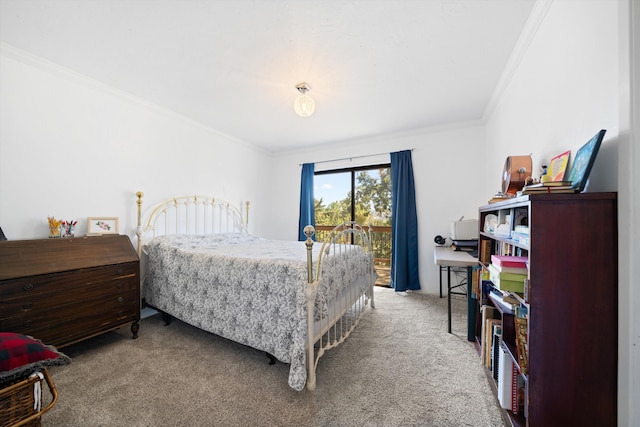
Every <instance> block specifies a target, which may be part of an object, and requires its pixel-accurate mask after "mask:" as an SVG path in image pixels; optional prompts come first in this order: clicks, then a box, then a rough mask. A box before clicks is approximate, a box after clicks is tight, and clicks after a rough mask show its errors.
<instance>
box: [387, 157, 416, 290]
mask: <svg viewBox="0 0 640 427" xmlns="http://www.w3.org/2000/svg"><path fill="white" fill-rule="evenodd" d="M391 241H392V246H391V283H390V284H391V287H392V288H393V289H395V290H396V292H402V291H407V290H412V291H414V290H418V289H420V278H419V277H418V215H417V213H416V190H415V186H414V183H413V166H412V162H411V150H405V151H398V152H395V153H391Z"/></svg>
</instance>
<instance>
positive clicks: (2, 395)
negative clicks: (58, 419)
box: [0, 369, 58, 427]
mask: <svg viewBox="0 0 640 427" xmlns="http://www.w3.org/2000/svg"><path fill="white" fill-rule="evenodd" d="M41 372H42V374H43V376H44V381H43V380H42V379H41V378H40V377H39V376H37V375H35V376H32V377H30V378H25V379H22V380H19V381H17V382H15V383H14V384H10V385H8V386H6V387H4V388H2V389H0V427H18V426H40V417H41V416H42V414H44V413H45V412H47V411H48V410H49V409H51V408H52V407H53V405H54V404H55V403H56V401H57V400H58V391H57V390H56V386H55V385H54V384H53V381H52V380H51V377H50V376H49V372H47V370H46V369H43V370H42V371H41ZM45 381H46V383H47V386H48V387H49V392H50V393H51V402H50V403H49V404H48V405H47V406H46V407H45V408H41V409H40V410H37V409H34V403H35V398H34V386H35V385H36V383H38V382H39V383H40V386H41V390H44V387H43V384H44V382H45Z"/></svg>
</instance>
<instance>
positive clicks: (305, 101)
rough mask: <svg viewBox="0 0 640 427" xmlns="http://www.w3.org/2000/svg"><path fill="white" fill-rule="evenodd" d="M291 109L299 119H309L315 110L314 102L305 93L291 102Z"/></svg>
mask: <svg viewBox="0 0 640 427" xmlns="http://www.w3.org/2000/svg"><path fill="white" fill-rule="evenodd" d="M293 109H294V110H295V112H296V114H297V115H299V116H300V117H309V116H310V115H312V114H313V112H314V111H315V110H316V101H314V100H313V98H312V97H310V96H309V95H307V94H306V93H302V94H300V95H298V97H297V98H296V99H295V100H294V101H293Z"/></svg>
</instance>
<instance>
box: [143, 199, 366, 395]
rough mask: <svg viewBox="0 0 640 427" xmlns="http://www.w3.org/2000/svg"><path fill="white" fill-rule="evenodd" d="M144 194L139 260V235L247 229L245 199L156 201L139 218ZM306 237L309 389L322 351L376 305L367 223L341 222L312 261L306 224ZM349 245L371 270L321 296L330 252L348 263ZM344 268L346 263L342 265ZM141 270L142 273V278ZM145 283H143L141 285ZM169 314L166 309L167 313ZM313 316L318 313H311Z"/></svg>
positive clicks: (341, 338)
mask: <svg viewBox="0 0 640 427" xmlns="http://www.w3.org/2000/svg"><path fill="white" fill-rule="evenodd" d="M143 196H144V194H143V193H142V192H140V191H139V192H137V193H136V197H137V201H136V204H137V214H138V221H137V231H136V235H137V237H138V254H139V256H140V260H141V269H142V270H144V269H145V266H146V263H145V262H143V261H144V260H143V255H144V237H145V236H146V235H147V234H148V233H152V234H153V237H155V236H158V235H168V234H201V235H213V234H216V233H224V232H245V233H246V232H248V229H247V224H248V217H249V202H245V214H244V218H243V214H242V212H241V210H240V209H237V208H236V207H234V206H232V205H231V204H230V203H228V202H226V201H223V200H220V199H218V198H216V197H212V196H198V195H195V196H181V197H174V198H171V199H168V200H165V201H164V202H161V203H159V204H158V205H156V207H155V208H154V209H153V210H152V212H151V214H150V215H149V217H148V219H147V221H146V222H144V224H143V221H142V198H143ZM304 233H305V235H306V236H307V239H306V241H305V245H306V249H307V251H306V252H307V256H306V260H307V285H306V288H305V295H306V303H307V325H306V326H307V328H306V329H307V343H306V353H307V355H306V368H307V381H306V386H307V389H308V390H315V387H316V368H317V366H318V361H319V359H320V357H322V355H323V354H324V353H325V351H327V350H329V349H332V348H334V347H337V346H338V345H340V344H341V343H342V342H344V340H346V339H347V338H348V336H349V335H350V334H351V332H352V331H353V330H354V329H355V328H356V326H357V325H358V323H359V321H360V318H361V316H362V314H363V313H364V310H365V308H366V306H367V305H368V304H370V305H371V308H375V303H374V299H373V295H374V292H373V288H374V284H375V281H376V273H375V269H374V266H373V250H372V246H371V238H370V235H371V227H369V229H368V230H367V231H365V230H364V228H363V227H362V226H360V225H359V224H357V223H355V222H345V223H344V224H341V225H340V226H337V227H335V228H334V229H333V230H332V231H331V233H330V234H329V236H328V237H327V239H326V240H325V241H324V242H323V243H322V247H321V250H320V254H319V256H318V259H317V260H315V262H314V260H313V254H312V249H313V245H314V241H313V240H312V237H313V235H314V233H315V230H314V228H313V227H312V226H310V225H308V226H306V227H305V228H304ZM353 245H358V246H361V247H362V248H363V249H364V250H365V251H366V253H367V254H368V256H370V257H371V260H372V262H371V271H369V272H368V275H369V277H367V278H365V282H366V284H365V285H364V286H362V285H360V286H358V287H356V286H355V284H354V285H353V286H351V285H350V286H344V287H342V290H341V291H339V292H338V293H336V294H335V295H323V294H322V292H323V288H322V286H321V284H322V272H323V262H324V261H325V260H326V259H327V258H328V257H329V256H331V255H345V256H343V257H341V258H340V259H341V262H344V263H347V264H348V263H349V256H348V254H349V253H351V252H352V251H351V250H350V249H353ZM345 267H346V268H348V265H345ZM145 277H146V271H142V272H141V278H142V281H143V282H144V280H145ZM143 285H144V283H143ZM318 299H319V300H320V301H322V302H323V306H324V307H325V310H324V311H325V314H326V315H325V316H320V317H319V319H318V318H314V313H315V310H314V306H315V305H316V303H317V301H318ZM168 314H171V313H168ZM316 317H317V316H316Z"/></svg>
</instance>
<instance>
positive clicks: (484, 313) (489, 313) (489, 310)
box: [480, 305, 495, 366]
mask: <svg viewBox="0 0 640 427" xmlns="http://www.w3.org/2000/svg"><path fill="white" fill-rule="evenodd" d="M494 311H495V308H493V307H492V306H490V305H483V306H481V307H480V313H481V317H482V323H481V330H480V361H481V363H482V365H483V366H486V364H487V359H486V354H487V352H486V347H487V346H488V343H487V339H486V335H487V331H486V328H487V321H488V320H489V319H493V313H494Z"/></svg>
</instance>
